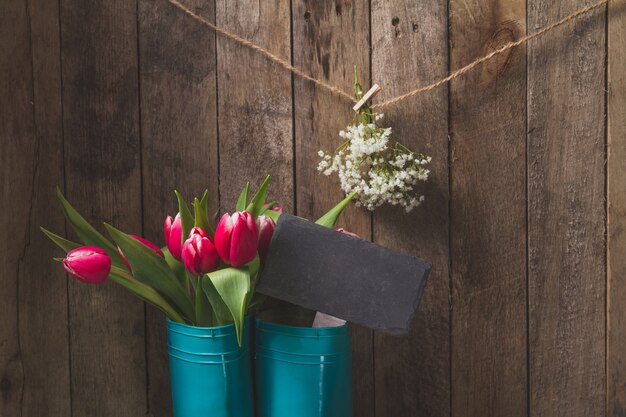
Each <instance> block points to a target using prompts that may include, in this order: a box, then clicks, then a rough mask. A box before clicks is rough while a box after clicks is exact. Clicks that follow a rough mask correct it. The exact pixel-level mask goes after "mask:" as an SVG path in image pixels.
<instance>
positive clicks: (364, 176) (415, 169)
mask: <svg viewBox="0 0 626 417" xmlns="http://www.w3.org/2000/svg"><path fill="white" fill-rule="evenodd" d="M357 85H358V82H357ZM359 88H360V86H359ZM357 97H358V92H357ZM360 116H361V117H360V119H359V122H358V124H357V123H353V124H351V125H349V126H348V127H347V128H346V130H342V131H341V132H339V136H340V137H342V138H343V139H344V140H345V142H344V143H343V144H342V145H341V146H340V147H339V148H337V149H336V150H335V152H333V153H332V154H328V153H325V152H324V151H319V156H320V158H321V161H320V163H319V165H318V167H317V169H318V171H321V172H322V173H323V174H324V175H327V176H329V175H332V174H333V173H335V172H336V173H337V175H338V176H339V181H340V183H341V188H342V189H343V191H344V192H345V193H346V195H348V194H351V193H353V192H355V191H356V196H355V201H356V204H357V205H358V206H361V205H362V206H364V207H365V208H367V209H368V210H371V211H373V210H375V209H376V208H377V207H379V206H381V205H382V204H384V203H388V204H392V205H400V206H402V207H404V209H405V210H406V211H407V213H408V212H410V211H411V210H412V209H414V208H415V207H417V206H419V205H420V203H421V202H422V201H423V200H424V196H423V195H420V194H419V193H418V191H417V190H416V185H417V184H418V183H419V182H420V181H426V180H427V179H428V174H429V172H430V171H429V170H428V169H426V168H425V166H426V164H428V163H429V162H430V161H431V158H430V157H429V156H428V157H427V156H424V155H418V154H415V153H414V152H413V151H411V150H410V149H408V148H406V147H405V146H404V145H402V144H401V143H399V142H395V141H394V142H393V143H390V142H391V141H392V138H391V128H390V127H387V128H383V127H380V126H378V125H377V124H376V122H377V121H379V120H381V119H382V117H383V115H382V114H378V115H377V114H374V113H371V112H370V111H369V108H366V109H365V110H363V111H362V112H361V114H360Z"/></svg>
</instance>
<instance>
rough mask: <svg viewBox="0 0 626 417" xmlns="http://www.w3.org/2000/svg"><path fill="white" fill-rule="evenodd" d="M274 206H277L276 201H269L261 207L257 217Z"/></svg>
mask: <svg viewBox="0 0 626 417" xmlns="http://www.w3.org/2000/svg"><path fill="white" fill-rule="evenodd" d="M276 204H277V203H276V201H270V202H269V203H265V204H264V205H263V207H261V210H260V211H259V216H260V215H261V214H265V212H266V211H268V210H271V209H272V207H274V206H275V205H276Z"/></svg>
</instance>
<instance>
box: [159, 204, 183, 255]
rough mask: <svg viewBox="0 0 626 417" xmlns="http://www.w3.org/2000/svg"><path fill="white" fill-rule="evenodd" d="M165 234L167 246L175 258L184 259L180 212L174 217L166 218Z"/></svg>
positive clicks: (164, 224)
mask: <svg viewBox="0 0 626 417" xmlns="http://www.w3.org/2000/svg"><path fill="white" fill-rule="evenodd" d="M163 234H164V235H165V246H167V250H169V251H170V253H171V254H172V256H173V257H174V259H176V260H178V261H181V260H182V257H181V255H182V250H183V225H182V223H181V220H180V213H179V214H177V215H176V217H175V218H174V219H172V216H167V217H166V218H165V223H163Z"/></svg>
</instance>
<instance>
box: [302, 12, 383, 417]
mask: <svg viewBox="0 0 626 417" xmlns="http://www.w3.org/2000/svg"><path fill="white" fill-rule="evenodd" d="M292 24H293V43H294V45H297V48H295V49H294V56H293V62H294V65H295V66H296V67H297V68H299V69H301V70H303V71H306V72H307V74H309V75H311V76H313V77H317V78H319V79H322V80H324V81H327V82H330V83H332V84H334V85H337V86H339V87H340V88H342V89H343V90H344V91H347V92H350V91H352V89H353V83H354V75H353V73H354V69H353V68H354V65H357V66H358V68H359V74H360V79H361V82H362V84H363V86H364V88H368V87H366V86H368V84H369V78H370V77H369V66H370V65H369V59H370V57H369V50H368V49H369V48H368V47H369V36H370V33H369V32H370V28H369V5H368V2H367V1H364V0H358V1H353V2H346V1H325V2H318V1H308V0H296V1H294V2H293V23H292ZM294 106H295V119H294V120H295V140H296V153H295V164H296V170H297V173H296V190H297V198H296V201H297V214H298V215H299V216H303V217H306V218H310V219H316V218H318V217H319V216H321V215H322V214H324V213H325V212H326V211H328V210H329V209H330V208H331V207H333V206H334V205H335V204H336V203H337V202H339V201H340V200H341V199H342V198H343V197H344V195H343V193H342V191H341V189H340V188H339V185H338V181H337V179H336V178H335V177H333V178H332V179H331V178H330V177H326V176H324V175H322V174H321V173H320V172H318V171H317V164H318V162H319V156H318V154H317V152H318V151H319V150H320V149H323V150H325V151H332V150H333V149H335V148H336V147H337V146H338V145H340V144H341V138H340V137H339V131H340V130H341V129H344V128H345V127H346V126H347V124H348V123H349V122H350V121H351V120H352V118H353V117H354V112H353V111H352V109H351V107H352V106H351V105H350V103H347V102H346V101H345V100H343V99H340V98H338V97H336V96H332V95H330V94H329V93H328V92H326V91H321V90H318V89H317V88H316V87H315V86H314V85H313V84H311V83H309V82H306V81H303V80H300V79H295V80H294ZM340 223H341V225H342V227H345V228H346V229H347V230H350V231H352V232H354V233H357V234H358V235H359V236H361V237H362V238H364V239H369V238H370V237H371V216H370V215H369V213H367V212H366V211H364V210H362V209H357V208H355V207H353V206H352V207H349V208H348V210H347V211H346V213H345V214H344V215H343V216H342V218H341V219H340ZM352 334H353V337H352V345H353V350H352V355H353V382H354V383H353V402H354V415H355V416H359V417H368V416H373V415H374V369H373V350H372V348H373V344H372V332H371V331H369V330H367V329H364V328H359V327H357V326H354V327H353V332H352Z"/></svg>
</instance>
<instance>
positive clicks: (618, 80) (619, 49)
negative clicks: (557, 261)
mask: <svg viewBox="0 0 626 417" xmlns="http://www.w3.org/2000/svg"><path fill="white" fill-rule="evenodd" d="M608 19H609V20H608V25H609V28H608V29H609V30H608V65H609V68H608V76H609V80H608V81H609V83H608V84H609V92H608V94H609V96H608V178H607V180H608V184H607V191H608V196H607V199H608V231H607V232H608V233H607V235H608V241H607V245H608V249H607V252H608V265H607V268H608V271H607V272H608V286H607V288H608V294H607V297H608V300H607V304H608V311H607V314H608V317H607V320H608V325H607V331H608V334H607V355H608V357H607V368H608V369H607V371H608V375H607V384H608V385H607V387H606V389H607V410H606V411H607V413H606V414H607V416H626V355H625V353H624V352H625V350H624V341H625V340H626V258H625V256H624V255H625V254H626V170H624V167H626V53H625V52H626V33H625V32H624V28H625V27H626V7H624V3H621V4H620V3H618V2H613V3H609V15H608Z"/></svg>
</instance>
